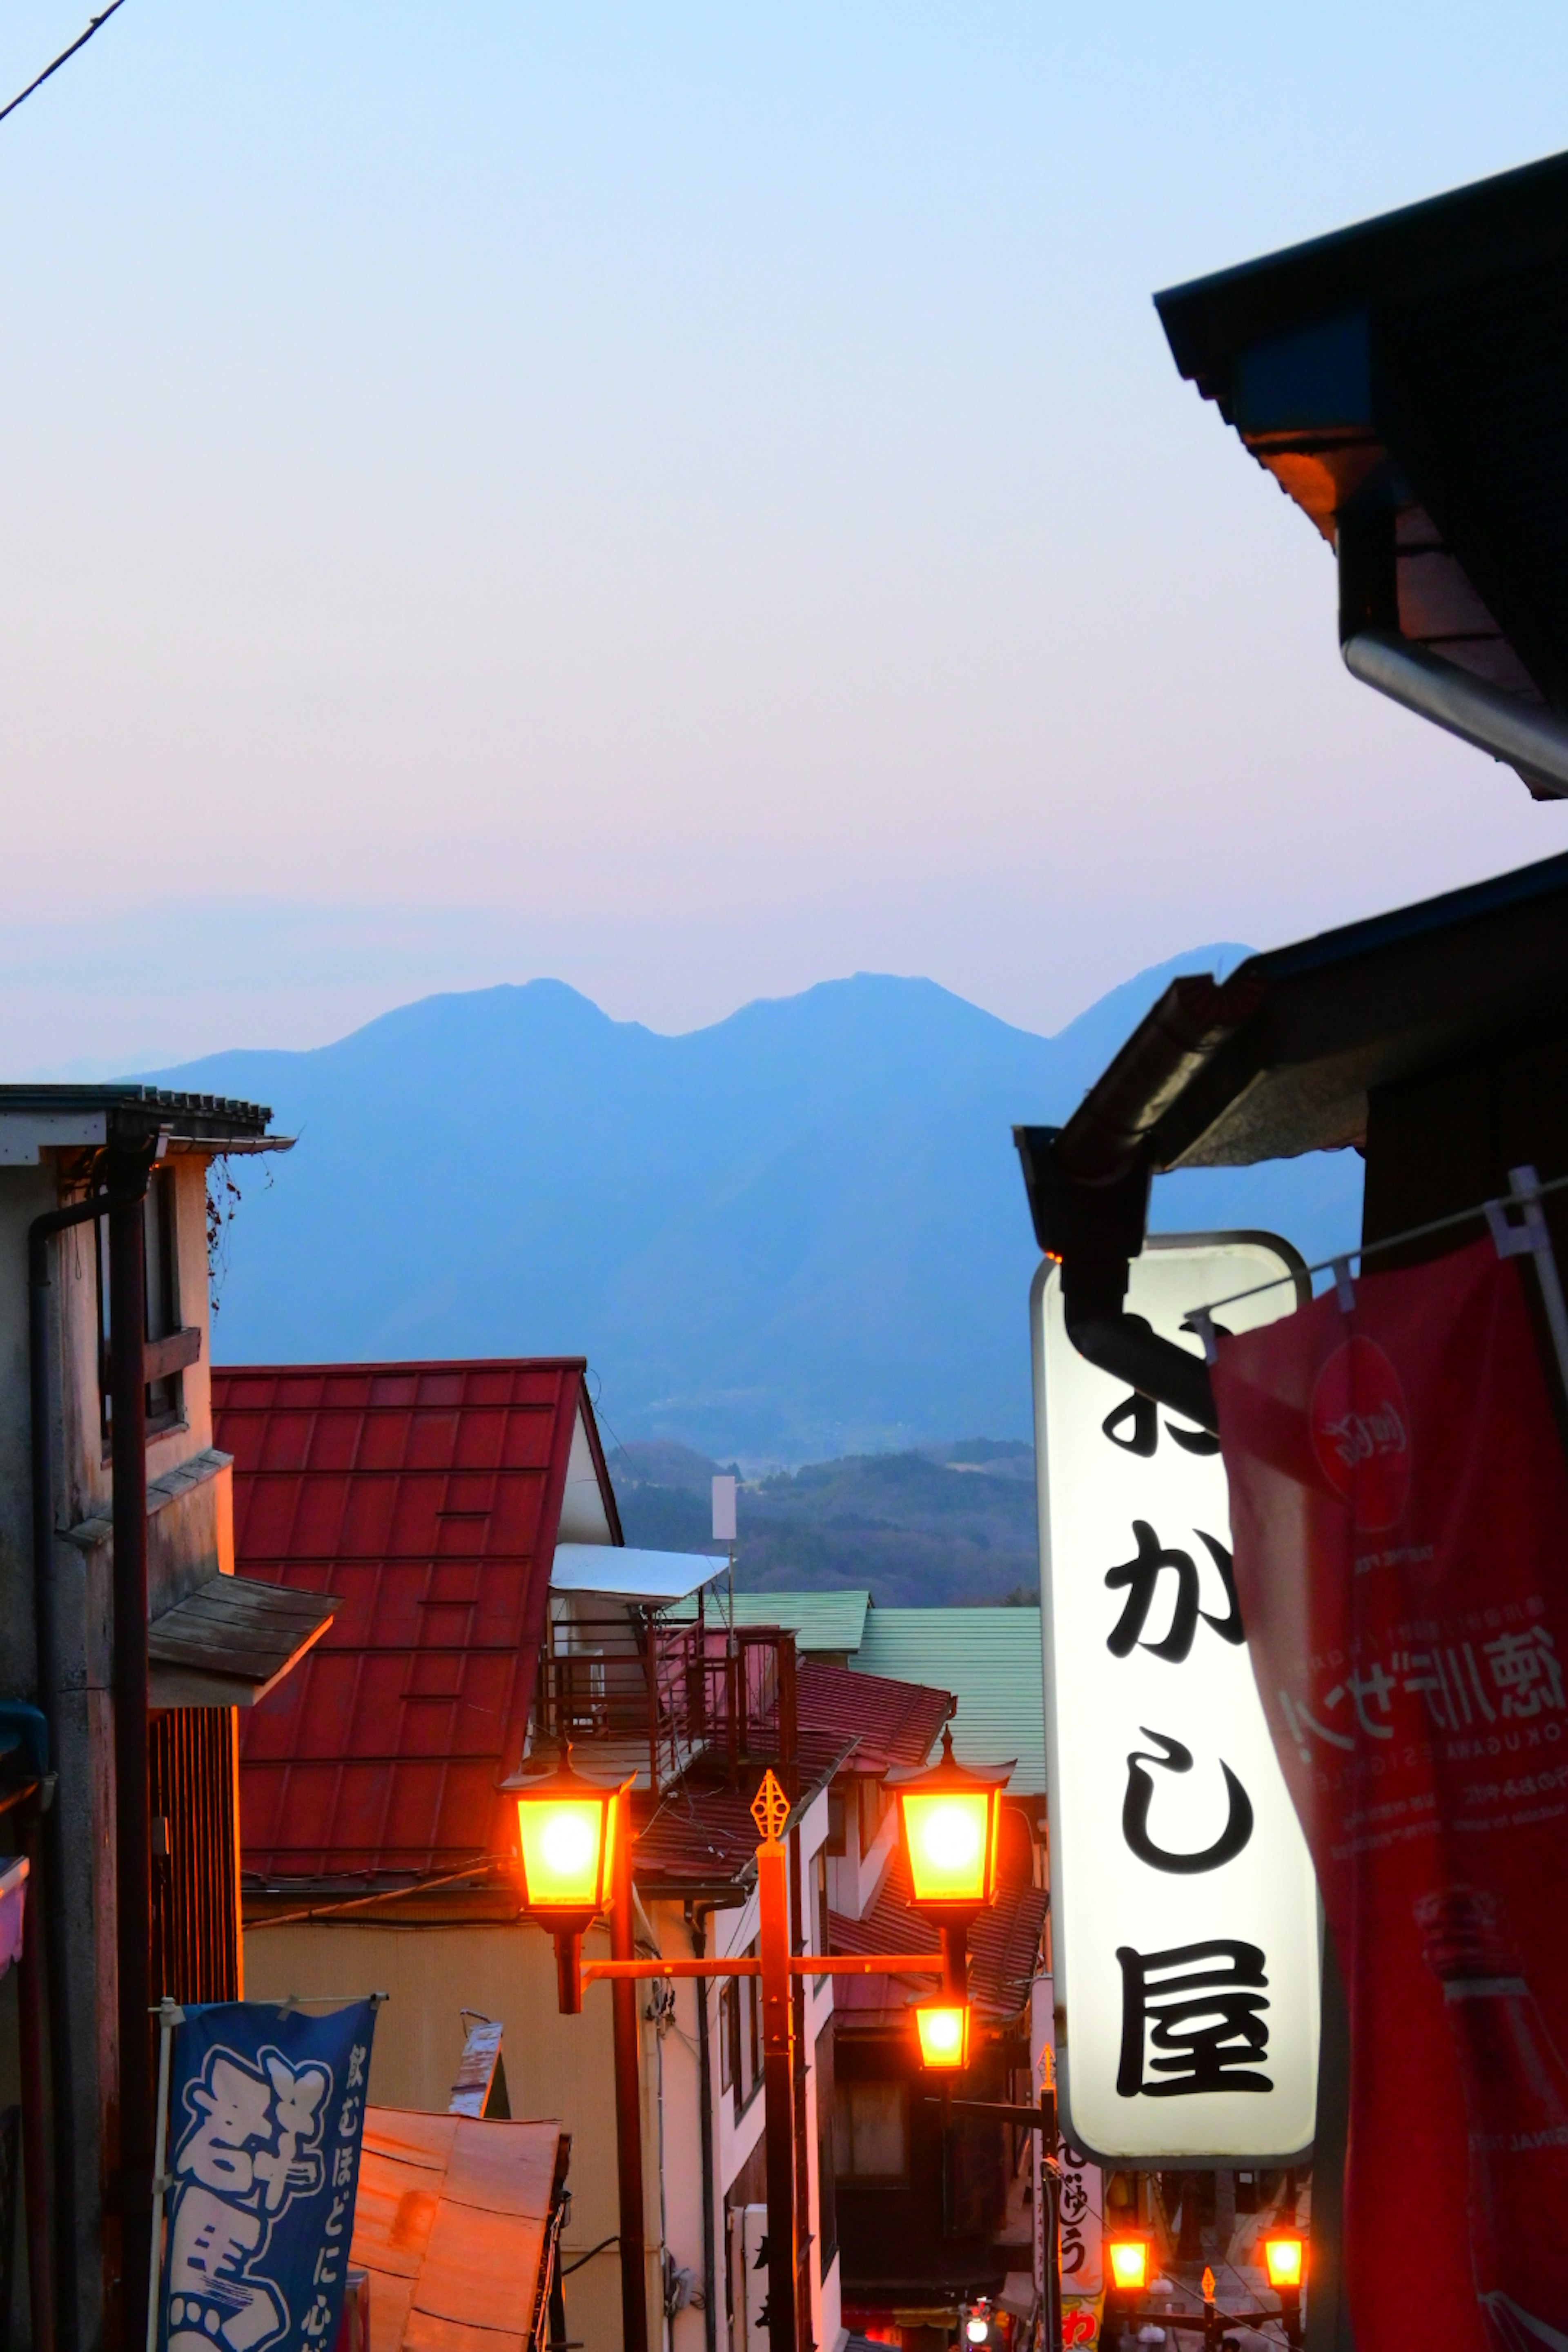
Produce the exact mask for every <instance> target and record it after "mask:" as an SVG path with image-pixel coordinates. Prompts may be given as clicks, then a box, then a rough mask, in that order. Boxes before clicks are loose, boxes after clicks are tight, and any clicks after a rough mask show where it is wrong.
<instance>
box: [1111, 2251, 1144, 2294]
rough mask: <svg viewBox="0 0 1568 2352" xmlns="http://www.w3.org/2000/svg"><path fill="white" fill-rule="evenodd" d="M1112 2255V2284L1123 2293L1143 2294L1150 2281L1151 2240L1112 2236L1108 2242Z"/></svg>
mask: <svg viewBox="0 0 1568 2352" xmlns="http://www.w3.org/2000/svg"><path fill="white" fill-rule="evenodd" d="M1106 2251H1107V2252H1108V2253H1109V2254H1110V2284H1112V2286H1114V2287H1115V2288H1116V2289H1117V2290H1118V2292H1119V2293H1121V2294H1142V2292H1143V2289H1144V2287H1145V2286H1146V2285H1147V2284H1148V2281H1149V2241H1148V2239H1147V2238H1110V2239H1108V2240H1107V2242H1106Z"/></svg>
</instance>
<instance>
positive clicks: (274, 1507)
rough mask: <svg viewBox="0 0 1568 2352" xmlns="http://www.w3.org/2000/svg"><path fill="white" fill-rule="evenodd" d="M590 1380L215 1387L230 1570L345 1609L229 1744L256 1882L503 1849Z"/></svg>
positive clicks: (549, 1365) (342, 1373)
mask: <svg viewBox="0 0 1568 2352" xmlns="http://www.w3.org/2000/svg"><path fill="white" fill-rule="evenodd" d="M583 1374H584V1365H583V1363H582V1361H581V1360H578V1359H569V1358H563V1359H551V1360H531V1361H530V1360H518V1361H509V1360H502V1361H494V1362H487V1363H472V1362H470V1363H420V1364H334V1365H307V1366H294V1367H268V1368H261V1369H247V1370H215V1371H214V1373H213V1418H214V1424H215V1436H216V1442H217V1443H219V1444H221V1445H222V1446H223V1447H224V1448H225V1449H226V1451H227V1452H228V1453H230V1454H233V1456H234V1518H235V1559H236V1564H237V1567H239V1568H240V1569H242V1570H244V1571H245V1573H246V1574H247V1576H252V1577H259V1578H263V1579H266V1580H269V1581H271V1582H273V1583H277V1584H286V1585H289V1586H292V1587H294V1588H296V1589H297V1590H299V1591H307V1592H319V1593H335V1594H337V1595H338V1596H339V1607H338V1613H337V1617H336V1619H335V1622H333V1624H332V1625H331V1628H330V1630H329V1631H328V1632H327V1633H326V1634H325V1635H324V1636H323V1637H322V1639H321V1642H320V1643H318V1645H317V1646H316V1648H315V1649H314V1650H312V1651H311V1653H310V1655H309V1657H307V1658H306V1659H305V1660H304V1661H303V1662H302V1664H300V1666H299V1667H298V1668H297V1669H296V1670H295V1672H294V1673H293V1674H292V1675H289V1676H288V1677H287V1679H286V1680H285V1681H284V1682H282V1683H281V1684H280V1685H279V1686H278V1688H277V1689H276V1690H275V1691H273V1692H272V1693H271V1694H270V1696H268V1697H267V1698H266V1699H264V1700H263V1701H262V1702H261V1704H260V1705H259V1706H257V1707H256V1708H255V1709H253V1710H252V1711H251V1713H250V1715H249V1717H248V1719H247V1723H246V1725H245V1728H244V1732H243V1734H242V1744H241V1751H240V1754H241V1766H240V1807H241V1835H242V1841H243V1846H244V1864H245V1869H246V1873H247V1876H248V1877H250V1878H251V1879H252V1880H253V1881H254V1880H255V1879H256V1878H257V1877H260V1878H261V1879H262V1880H263V1881H265V1882H267V1883H277V1882H280V1881H281V1882H289V1881H306V1882H315V1883H320V1882H322V1881H328V1882H343V1881H360V1882H367V1881H368V1882H376V1883H381V1882H385V1883H395V1882H396V1881H398V1880H400V1879H405V1878H410V1877H414V1876H417V1875H419V1874H428V1873H433V1872H439V1871H443V1870H455V1869H458V1868H460V1867H461V1866H462V1864H465V1863H466V1862H468V1861H470V1860H473V1859H474V1858H475V1857H477V1856H480V1855H483V1854H485V1853H489V1852H493V1851H495V1850H496V1849H497V1847H498V1844H499V1843H500V1819H499V1815H498V1806H499V1805H500V1803H501V1802H502V1801H500V1800H498V1796H497V1791H496V1782H497V1780H498V1778H499V1777H500V1774H501V1773H502V1772H503V1771H504V1770H505V1769H509V1768H510V1766H511V1765H512V1764H514V1763H515V1762H516V1760H517V1758H518V1756H519V1754H520V1753H521V1746H522V1737H523V1731H524V1727H525V1725H526V1721H527V1716H528V1709H529V1705H530V1702H531V1697H532V1695H533V1685H534V1675H535V1668H536V1664H537V1660H538V1651H539V1643H540V1639H541V1636H542V1629H543V1622H544V1611H545V1607H546V1595H547V1590H548V1582H549V1574H550V1560H551V1555H552V1551H553V1549H554V1543H555V1533H556V1528H557V1525H558V1523H559V1520H560V1516H561V1505H562V1496H563V1492H564V1488H565V1481H566V1470H567V1464H568V1460H569V1458H570V1454H571V1447H572V1439H573V1432H574V1427H575V1426H576V1423H577V1417H578V1414H579V1412H581V1413H582V1414H583V1416H584V1423H585V1426H586V1427H587V1428H588V1430H589V1431H590V1433H592V1432H593V1421H592V1415H591V1412H589V1409H588V1405H587V1401H586V1397H585V1395H584V1384H583ZM591 1442H592V1445H593V1448H594V1451H595V1457H596V1458H599V1459H600V1475H601V1477H603V1475H604V1474H603V1469H602V1458H600V1457H598V1440H597V1437H596V1435H592V1437H591ZM605 1484H606V1487H607V1481H606V1482H605Z"/></svg>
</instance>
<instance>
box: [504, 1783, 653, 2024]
mask: <svg viewBox="0 0 1568 2352" xmlns="http://www.w3.org/2000/svg"><path fill="white" fill-rule="evenodd" d="M630 1785H631V1784H630V1782H629V1781H623V1782H621V1783H620V1784H619V1786H617V1787H616V1788H613V1789H606V1788H605V1787H604V1786H603V1785H602V1783H600V1782H599V1781H597V1780H584V1777H583V1775H582V1773H581V1772H577V1771H574V1769H573V1766H572V1748H571V1744H570V1742H568V1743H567V1745H566V1747H565V1748H564V1750H563V1754H562V1759H561V1762H560V1764H559V1765H558V1766H557V1768H556V1769H555V1770H554V1771H553V1772H534V1773H530V1772H529V1770H528V1767H527V1766H526V1765H524V1767H523V1769H522V1771H521V1774H520V1775H519V1777H518V1778H517V1779H516V1780H513V1781H510V1782H509V1783H508V1787H509V1790H510V1791H511V1792H513V1793H514V1794H515V1795H516V1798H517V1843H518V1853H519V1855H520V1858H521V1864H522V1891H523V1901H524V1903H525V1905H526V1906H527V1908H528V1909H529V1910H530V1911H531V1912H532V1913H534V1915H535V1916H537V1917H538V1919H539V1921H540V1924H541V1925H542V1926H543V1927H550V1928H552V1930H553V1931H554V1936H555V1958H556V1968H557V1973H558V1978H559V1985H558V1990H559V1994H560V2006H561V2011H562V2014H563V2016H566V2017H575V2016H576V2015H577V2014H578V2013H579V2011H581V2009H582V2006H583V1988H582V1977H581V1957H582V1944H583V1932H584V1928H586V1927H590V1926H591V1925H592V1923H593V1922H594V1920H595V1918H596V1917H597V1916H598V1915H599V1913H600V1912H601V1911H603V1910H605V1909H606V1908H607V1906H608V1905H609V1901H610V1890H611V1886H612V1884H613V1879H612V1873H613V1871H614V1867H615V1859H616V1813H617V1811H619V1803H620V1798H621V1795H622V1792H623V1790H625V1789H626V1788H628V1787H629V1786H630Z"/></svg>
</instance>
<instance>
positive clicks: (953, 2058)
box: [914, 1993, 969, 2074]
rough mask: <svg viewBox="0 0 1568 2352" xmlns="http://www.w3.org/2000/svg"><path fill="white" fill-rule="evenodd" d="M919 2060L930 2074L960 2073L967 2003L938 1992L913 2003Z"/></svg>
mask: <svg viewBox="0 0 1568 2352" xmlns="http://www.w3.org/2000/svg"><path fill="white" fill-rule="evenodd" d="M914 2012H915V2031H916V2032H917V2033H918V2034H919V2035H920V2042H921V2065H922V2066H924V2067H926V2068H928V2069H929V2070H930V2071H931V2073H933V2074H961V2073H962V2072H963V2068H964V2067H965V2066H966V2065H967V2064H968V2063H969V2003H968V2002H967V2001H966V2000H952V1999H951V1998H950V1996H949V1995H948V1994H946V1993H938V1994H937V1995H936V1996H935V1997H934V1999H932V2000H917V2001H916V2002H915V2004H914Z"/></svg>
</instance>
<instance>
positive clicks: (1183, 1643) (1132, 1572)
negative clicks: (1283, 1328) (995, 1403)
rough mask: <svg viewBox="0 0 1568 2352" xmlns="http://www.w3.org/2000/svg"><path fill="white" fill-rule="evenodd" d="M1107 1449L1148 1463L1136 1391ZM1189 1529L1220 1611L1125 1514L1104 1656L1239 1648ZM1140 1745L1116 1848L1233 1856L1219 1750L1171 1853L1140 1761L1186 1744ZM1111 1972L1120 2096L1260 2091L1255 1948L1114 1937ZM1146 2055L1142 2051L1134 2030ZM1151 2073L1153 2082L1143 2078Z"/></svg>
mask: <svg viewBox="0 0 1568 2352" xmlns="http://www.w3.org/2000/svg"><path fill="white" fill-rule="evenodd" d="M1100 1426H1101V1429H1102V1431H1103V1433H1104V1434H1105V1436H1106V1437H1108V1438H1109V1439H1110V1443H1111V1444H1113V1445H1118V1446H1121V1448H1122V1450H1123V1451H1124V1452H1126V1453H1129V1454H1138V1455H1140V1456H1142V1458H1143V1459H1145V1460H1146V1459H1148V1458H1149V1457H1150V1456H1151V1455H1152V1454H1154V1453H1155V1451H1156V1450H1157V1448H1158V1446H1159V1443H1160V1422H1159V1414H1158V1412H1157V1411H1156V1409H1155V1406H1154V1405H1153V1403H1152V1401H1151V1400H1150V1399H1149V1398H1147V1397H1143V1396H1138V1395H1136V1394H1135V1395H1132V1396H1130V1397H1128V1398H1126V1399H1125V1400H1124V1401H1123V1402H1121V1404H1119V1405H1117V1406H1116V1407H1115V1408H1114V1410H1113V1411H1112V1412H1109V1413H1108V1414H1107V1415H1106V1417H1105V1420H1104V1421H1103V1422H1102V1423H1101V1424H1100ZM1165 1433H1166V1434H1167V1435H1168V1436H1169V1437H1171V1438H1173V1440H1174V1441H1175V1443H1176V1444H1178V1445H1180V1446H1182V1447H1183V1448H1184V1450H1185V1451H1186V1452H1187V1453H1190V1454H1214V1453H1217V1451H1218V1440H1217V1439H1216V1438H1213V1437H1211V1436H1210V1435H1209V1434H1208V1433H1207V1432H1206V1431H1205V1430H1197V1431H1191V1432H1189V1431H1186V1430H1183V1429H1180V1428H1178V1427H1177V1426H1176V1425H1175V1423H1173V1422H1169V1421H1167V1422H1166V1423H1165ZM1194 1535H1195V1536H1196V1538H1197V1540H1198V1542H1199V1543H1201V1544H1202V1545H1203V1546H1204V1548H1205V1550H1206V1551H1207V1553H1208V1555H1209V1558H1210V1559H1211V1560H1212V1561H1213V1562H1214V1566H1215V1570H1216V1571H1217V1573H1218V1576H1219V1580H1220V1583H1221V1584H1222V1586H1223V1587H1224V1590H1225V1597H1226V1608H1225V1611H1224V1613H1223V1614H1221V1613H1219V1612H1215V1611H1214V1610H1209V1609H1205V1608H1204V1607H1202V1605H1201V1591H1200V1582H1199V1570H1198V1564H1197V1561H1196V1559H1194V1555H1193V1553H1192V1552H1190V1551H1186V1550H1184V1549H1182V1548H1181V1547H1180V1546H1178V1545H1175V1544H1164V1543H1162V1542H1161V1540H1160V1536H1159V1533H1158V1530H1157V1529H1156V1528H1154V1527H1153V1526H1152V1525H1151V1523H1150V1521H1149V1520H1147V1519H1134V1520H1133V1522H1132V1539H1133V1543H1134V1546H1135V1550H1134V1554H1133V1557H1132V1558H1131V1559H1128V1560H1122V1561H1121V1562H1120V1563H1119V1564H1118V1565H1117V1566H1115V1567H1114V1568H1110V1569H1108V1570H1106V1574H1105V1585H1106V1590H1107V1591H1110V1592H1119V1591H1125V1593H1126V1595H1127V1598H1126V1600H1125V1601H1124V1602H1123V1604H1122V1609H1121V1616H1120V1617H1119V1618H1118V1620H1117V1622H1116V1624H1115V1626H1114V1627H1113V1628H1112V1630H1111V1632H1110V1633H1109V1634H1108V1635H1107V1637H1106V1644H1105V1646H1106V1648H1107V1649H1108V1650H1109V1651H1110V1654H1111V1656H1112V1657H1113V1658H1126V1657H1131V1654H1132V1652H1133V1651H1134V1650H1135V1649H1139V1648H1142V1649H1144V1650H1147V1651H1148V1653H1149V1654H1150V1655H1151V1656H1152V1657H1155V1658H1160V1659H1163V1661H1164V1662H1165V1663H1166V1664H1169V1665H1174V1666H1179V1665H1183V1664H1185V1663H1186V1661H1187V1659H1188V1658H1189V1657H1190V1656H1191V1654H1192V1648H1193V1643H1194V1640H1195V1639H1196V1636H1197V1630H1198V1625H1199V1622H1202V1623H1204V1624H1205V1625H1207V1626H1208V1627H1209V1628H1210V1629H1211V1631H1212V1632H1214V1633H1217V1634H1218V1636H1219V1638H1220V1640H1221V1641H1222V1642H1228V1643H1233V1644H1234V1645H1237V1646H1238V1647H1239V1645H1240V1644H1241V1643H1244V1642H1245V1640H1246V1638H1247V1636H1246V1633H1245V1632H1244V1630H1243V1627H1242V1622H1241V1610H1240V1607H1239V1605H1238V1603H1237V1593H1236V1578H1235V1573H1234V1569H1233V1565H1232V1557H1231V1553H1230V1550H1229V1549H1228V1547H1227V1546H1226V1545H1225V1544H1223V1543H1221V1542H1220V1540H1219V1538H1217V1537H1216V1536H1211V1535H1210V1534H1208V1532H1207V1531H1206V1529H1205V1528H1194ZM1167 1576H1171V1577H1173V1578H1174V1579H1175V1591H1174V1595H1173V1599H1172V1602H1171V1613H1170V1623H1169V1626H1168V1628H1167V1630H1166V1632H1165V1633H1163V1635H1162V1636H1161V1637H1160V1639H1159V1640H1158V1641H1145V1640H1144V1638H1143V1635H1144V1628H1145V1627H1146V1626H1147V1624H1148V1622H1149V1618H1150V1614H1151V1612H1152V1610H1153V1608H1154V1606H1155V1602H1156V1599H1157V1598H1158V1596H1159V1594H1160V1591H1161V1582H1162V1579H1163V1578H1164V1577H1167ZM1142 1732H1143V1737H1144V1738H1145V1739H1147V1740H1150V1741H1152V1743H1153V1744H1152V1747H1151V1748H1134V1749H1133V1750H1132V1752H1131V1754H1130V1755H1129V1757H1128V1759H1127V1791H1126V1795H1125V1796H1124V1798H1123V1800H1122V1805H1121V1835H1122V1838H1123V1841H1124V1843H1126V1846H1127V1848H1128V1851H1129V1852H1130V1853H1132V1854H1133V1855H1135V1856H1136V1858H1137V1859H1138V1861H1140V1862H1141V1863H1143V1864H1146V1865H1147V1866H1148V1868H1150V1869H1151V1870H1158V1871H1163V1872H1165V1873H1167V1874H1171V1875H1173V1876H1177V1877H1195V1876H1198V1875H1201V1874H1204V1873H1205V1872H1208V1871H1213V1870H1222V1869H1223V1868H1224V1867H1225V1865H1226V1863H1228V1862H1234V1861H1235V1859H1236V1857H1237V1854H1239V1853H1241V1852H1242V1851H1243V1850H1244V1848H1245V1847H1246V1845H1247V1842H1248V1840H1249V1839H1250V1838H1251V1835H1252V1831H1253V1822H1254V1815H1253V1810H1252V1800H1251V1799H1250V1798H1249V1797H1248V1795H1247V1790H1246V1789H1245V1788H1244V1787H1243V1786H1242V1784H1241V1782H1240V1780H1238V1779H1237V1775H1236V1774H1235V1773H1234V1772H1233V1771H1232V1770H1231V1768H1230V1766H1229V1765H1228V1764H1227V1763H1226V1761H1225V1760H1224V1759H1223V1758H1220V1759H1218V1761H1219V1769H1220V1771H1221V1772H1222V1774H1223V1775H1224V1778H1225V1788H1226V1823H1225V1827H1224V1829H1223V1830H1222V1831H1221V1832H1220V1834H1219V1836H1218V1837H1217V1838H1215V1839H1214V1840H1213V1841H1212V1843H1209V1844H1208V1845H1205V1846H1202V1847H1198V1848H1195V1849H1192V1850H1188V1851H1183V1850H1182V1849H1180V1848H1178V1847H1169V1846H1164V1845H1161V1844H1159V1843H1157V1842H1156V1840H1155V1839H1154V1837H1153V1835H1152V1832H1151V1829H1150V1820H1149V1817H1150V1812H1151V1810H1152V1806H1153V1802H1154V1792H1155V1784H1154V1777H1153V1773H1152V1772H1151V1771H1150V1769H1149V1767H1150V1766H1151V1765H1153V1766H1154V1767H1155V1768H1156V1769H1158V1770H1161V1771H1164V1772H1173V1773H1186V1772H1191V1770H1192V1769H1193V1752H1192V1750H1191V1748H1186V1747H1184V1745H1183V1744H1182V1742H1181V1741H1180V1740H1179V1739H1173V1738H1171V1737H1170V1735H1169V1734H1168V1733H1165V1732H1163V1731H1152V1730H1151V1729H1150V1728H1149V1727H1148V1726H1147V1725H1146V1724H1145V1725H1143V1726H1142ZM1117 1958H1118V1959H1119V1960H1120V1962H1121V1975H1122V2032H1121V2066H1120V2068H1119V2070H1118V2074H1117V2080H1116V2087H1117V2090H1118V2092H1119V2093H1120V2095H1121V2097H1123V2098H1136V2097H1137V2096H1139V2095H1140V2094H1142V2095H1144V2096H1147V2097H1150V2098H1177V2097H1192V2096H1194V2095H1197V2094H1200V2093H1202V2092H1205V2091H1227V2090H1228V2091H1237V2090H1240V2091H1269V2090H1272V2089H1273V2087H1274V2085H1273V2083H1272V2080H1271V2079H1270V2077H1269V2076H1268V2075H1267V2074H1259V2073H1258V2072H1257V2071H1256V2066H1255V2062H1257V2061H1258V2060H1261V2059H1266V2058H1267V2057H1268V2025H1267V2022H1266V2021H1265V2012H1266V2011H1267V2010H1268V2000H1267V1999H1266V1998H1265V1997H1264V1995H1263V1992H1262V1990H1261V1988H1262V1987H1263V1986H1264V1985H1266V1984H1267V1982H1268V1978H1267V1977H1266V1976H1265V1974H1264V1969H1263V1954H1262V1952H1261V1950H1260V1949H1259V1948H1258V1946H1257V1945H1256V1944H1247V1943H1240V1942H1236V1941H1227V1940H1223V1939H1222V1940H1220V1941H1217V1942H1215V1943H1211V1944H1185V1945H1182V1946H1180V1947H1178V1948H1176V1949H1174V1950H1173V1951H1168V1952H1155V1953H1151V1954H1149V1955H1147V1956H1144V1955H1142V1954H1140V1953H1138V1952H1136V1951H1134V1950H1133V1949H1132V1948H1131V1946H1130V1945H1122V1946H1121V1947H1120V1948H1119V1949H1118V1952H1117ZM1204 1960H1211V1961H1226V1962H1227V1963H1228V1971H1229V1972H1228V1975H1227V1974H1226V1972H1224V1971H1221V1972H1220V1973H1218V1974H1216V1973H1215V1972H1214V1971H1213V1970H1212V1969H1211V1970H1209V1971H1207V1972H1205V1971H1203V1970H1201V1969H1196V1968H1195V1967H1194V1964H1195V1963H1197V1962H1200V1961H1204ZM1146 2034H1147V2038H1148V2042H1149V2043H1150V2045H1151V2046H1152V2050H1153V2052H1154V2053H1155V2054H1154V2055H1153V2056H1152V2057H1148V2058H1147V2062H1146V2053H1145V2036H1146ZM1151 2077H1153V2078H1154V2079H1150V2078H1151Z"/></svg>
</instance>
